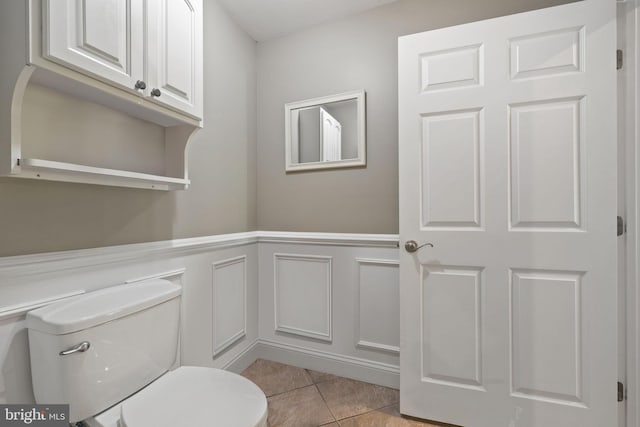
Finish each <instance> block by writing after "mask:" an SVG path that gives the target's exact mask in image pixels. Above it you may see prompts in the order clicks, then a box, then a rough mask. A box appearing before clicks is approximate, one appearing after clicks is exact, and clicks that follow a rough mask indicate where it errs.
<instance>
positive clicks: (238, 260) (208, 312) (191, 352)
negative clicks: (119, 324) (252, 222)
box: [0, 231, 399, 404]
mask: <svg viewBox="0 0 640 427" xmlns="http://www.w3.org/2000/svg"><path fill="white" fill-rule="evenodd" d="M397 245H398V236H397V235H366V234H339V233H288V232H287V233H285V232H264V231H257V232H247V233H236V234H226V235H215V236H204V237H197V238H189V239H179V240H168V241H163V242H148V243H138V244H133V245H121V246H113V247H103V248H92V249H82V250H73V251H62V252H52V253H45V254H34V255H23V256H16V257H4V258H0V367H2V369H0V403H22V404H28V403H32V402H34V397H33V390H32V388H31V372H30V369H29V343H28V338H27V330H26V329H25V322H24V316H25V313H26V312H27V311H29V310H31V309H33V308H36V307H40V306H43V305H47V304H51V303H54V302H56V301H59V300H60V299H63V298H67V297H72V296H74V295H79V294H82V293H85V292H92V291H95V290H98V289H102V288H106V287H110V286H115V285H119V284H124V283H135V282H139V281H141V280H148V279H152V278H166V279H167V280H171V281H173V282H174V283H177V284H179V285H181V286H182V313H181V323H182V325H181V332H180V334H181V335H180V343H179V347H180V349H179V351H180V353H179V359H178V360H179V363H181V364H184V365H193V366H210V367H216V368H223V367H227V366H231V365H233V367H234V368H241V367H243V366H244V367H246V366H248V364H250V363H252V362H253V360H255V358H256V357H265V358H272V359H274V360H276V361H278V360H279V361H282V362H285V363H293V364H297V365H299V366H303V367H308V368H310V369H316V370H322V371H325V372H330V373H334V374H338V375H342V376H347V377H351V378H355V379H360V380H364V381H369V382H373V383H377V384H383V385H390V386H396V387H397V384H398V381H399V377H398V372H399V371H398V363H399V362H398V355H397V354H396V353H394V352H386V351H380V349H378V348H369V347H362V346H356V345H355V343H356V342H358V341H360V333H359V332H358V331H357V330H356V329H357V325H358V324H359V322H360V319H359V317H358V316H359V315H358V314H357V313H356V310H355V309H354V308H355V307H356V305H357V304H359V300H358V292H359V287H360V280H359V279H358V277H359V274H360V272H359V265H361V264H359V263H358V262H356V259H364V260H394V259H397V257H398V249H397ZM276 254H277V255H279V258H276V257H275V255H276ZM287 254H290V255H287ZM274 260H277V261H278V262H276V263H274ZM362 265H363V266H364V267H363V269H364V272H363V282H362V287H363V298H364V299H367V298H371V299H372V300H375V301H384V300H385V299H387V301H386V306H385V307H384V312H385V313H394V312H396V313H397V311H398V307H397V302H394V301H392V300H391V299H388V296H387V295H388V292H390V289H389V288H388V287H384V286H380V287H379V289H378V285H377V284H376V283H377V282H376V283H374V284H373V285H371V286H369V284H370V283H369V282H370V280H369V279H365V278H364V276H368V275H371V274H373V275H375V274H374V270H375V269H376V268H378V267H379V268H381V269H383V271H386V272H387V273H388V274H391V273H390V272H391V270H392V269H393V268H395V266H394V265H392V264H389V265H387V266H382V265H380V266H378V265H377V264H376V265H369V264H362ZM276 269H278V274H275V272H276ZM296 276H299V277H300V278H301V279H303V280H297V279H296V278H295V277H296ZM276 278H279V280H277V281H275V279H276ZM300 283H302V284H303V285H304V286H302V287H301V286H297V287H296V286H295V285H296V284H300ZM305 286H306V287H305ZM301 289H302V290H304V292H302V293H298V294H296V292H298V291H300V290H301ZM378 291H380V292H381V295H375V294H376V293H377V292H378ZM276 293H278V294H279V296H280V297H282V298H281V299H280V300H279V301H280V304H278V306H277V307H276V304H274V301H276V299H275V295H276ZM365 295H367V296H365ZM369 304H370V303H364V302H363V305H366V306H367V307H366V309H364V307H363V311H362V312H363V319H365V321H366V319H369V318H371V316H373V315H374V310H373V309H371V308H370V306H369ZM216 305H217V307H218V308H217V309H214V307H216ZM276 314H277V315H278V321H277V322H276ZM385 316H386V314H385ZM274 323H277V324H279V325H280V326H281V328H280V329H281V331H287V332H289V333H282V332H278V331H276V330H275V328H274ZM287 327H289V328H290V329H289V330H287V329H286V328H287ZM291 328H292V329H291ZM304 331H307V332H311V334H307V335H302V334H300V332H304ZM380 332H381V331H376V333H374V332H373V331H367V330H363V335H362V336H363V337H366V338H367V339H369V340H371V341H372V342H374V343H375V344H383V345H386V344H389V343H392V342H393V341H392V339H391V338H390V337H389V336H387V335H385V334H380ZM363 339H364V338H363ZM257 343H259V345H258V344H257ZM212 353H214V354H212Z"/></svg>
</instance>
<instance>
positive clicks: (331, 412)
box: [313, 384, 340, 425]
mask: <svg viewBox="0 0 640 427" xmlns="http://www.w3.org/2000/svg"><path fill="white" fill-rule="evenodd" d="M313 386H314V387H315V388H316V390H317V391H318V394H319V395H320V399H322V401H323V402H324V405H325V406H326V407H327V409H328V410H329V413H330V414H331V416H332V417H333V422H335V423H337V424H338V425H340V423H338V419H337V418H336V416H335V414H334V413H333V411H332V410H331V407H330V406H329V404H328V403H327V400H326V399H325V398H324V396H323V395H322V392H321V391H320V389H319V388H318V384H314V385H313Z"/></svg>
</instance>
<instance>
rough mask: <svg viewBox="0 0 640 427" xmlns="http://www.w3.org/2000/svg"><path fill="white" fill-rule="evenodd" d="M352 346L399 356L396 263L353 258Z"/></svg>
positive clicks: (397, 274)
mask: <svg viewBox="0 0 640 427" xmlns="http://www.w3.org/2000/svg"><path fill="white" fill-rule="evenodd" d="M356 262H357V263H358V298H357V300H356V303H357V306H356V313H357V316H358V318H357V324H356V331H357V334H356V339H357V343H356V345H357V346H359V347H364V348H369V349H373V350H378V351H385V352H391V353H395V354H400V288H399V286H400V277H399V273H400V272H399V263H398V261H397V260H388V259H367V258H356Z"/></svg>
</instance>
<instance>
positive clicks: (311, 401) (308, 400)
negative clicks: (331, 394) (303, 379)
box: [267, 385, 335, 427]
mask: <svg viewBox="0 0 640 427" xmlns="http://www.w3.org/2000/svg"><path fill="white" fill-rule="evenodd" d="M267 401H268V402H269V426H270V427H317V426H320V425H323V424H328V423H331V422H333V421H335V420H334V418H333V416H332V415H331V412H329V408H327V405H326V404H325V403H324V400H322V396H320V393H318V390H317V389H316V386H314V385H311V386H309V387H304V388H300V389H297V390H293V391H289V392H287V393H283V394H278V395H277V396H273V397H270V398H269V399H267Z"/></svg>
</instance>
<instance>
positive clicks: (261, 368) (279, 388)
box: [242, 359, 313, 397]
mask: <svg viewBox="0 0 640 427" xmlns="http://www.w3.org/2000/svg"><path fill="white" fill-rule="evenodd" d="M242 375H243V376H244V377H246V378H249V379H250V380H251V381H253V382H254V383H256V384H257V385H258V387H260V388H261V389H262V391H263V392H264V394H266V395H267V397H269V396H273V395H276V394H280V393H285V392H287V391H291V390H295V389H297V388H300V387H305V386H308V385H311V384H313V382H312V381H311V377H310V376H309V374H307V371H306V370H304V369H302V368H296V367H295V366H289V365H285V364H282V363H277V362H271V361H269V360H263V359H258V360H256V361H255V362H253V364H251V366H249V367H248V368H247V369H245V370H244V371H243V372H242Z"/></svg>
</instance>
